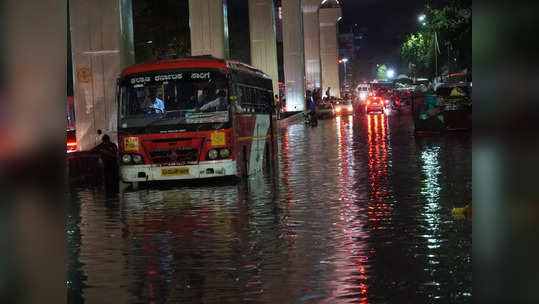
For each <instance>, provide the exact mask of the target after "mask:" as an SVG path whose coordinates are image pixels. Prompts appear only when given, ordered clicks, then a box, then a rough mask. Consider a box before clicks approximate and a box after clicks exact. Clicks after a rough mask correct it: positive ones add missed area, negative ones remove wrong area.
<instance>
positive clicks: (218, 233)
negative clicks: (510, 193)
mask: <svg viewBox="0 0 539 304" xmlns="http://www.w3.org/2000/svg"><path fill="white" fill-rule="evenodd" d="M471 153H472V141H471V137H470V136H467V135H458V136H445V137H432V138H414V136H413V124H412V121H411V118H410V116H407V115H390V116H370V117H367V116H360V115H358V116H356V117H354V118H352V117H338V118H334V119H333V120H321V121H320V122H319V125H318V126H317V127H314V128H310V127H308V126H305V125H304V124H297V125H292V126H289V127H287V128H286V129H282V130H281V134H280V146H279V168H278V170H276V171H277V173H276V174H275V176H272V174H270V173H268V172H267V173H266V174H263V175H259V176H255V177H251V178H249V179H248V180H245V181H242V182H239V183H237V184H227V183H222V182H220V183H219V184H217V185H211V184H210V185H208V184H202V185H189V186H183V187H182V186H181V185H179V184H177V185H168V186H166V187H161V188H152V189H142V190H139V191H126V192H124V193H122V194H120V195H119V196H118V197H114V198H110V197H109V198H107V197H106V196H105V195H104V193H103V192H102V191H100V190H99V189H96V188H72V189H71V191H70V193H69V195H70V205H69V214H68V223H67V237H68V282H67V285H68V299H69V303H373V304H374V303H471V300H472V296H471V295H472V261H471V256H472V255H471V250H472V224H471V222H469V221H466V220H455V219H453V218H452V217H451V210H452V208H454V207H462V206H464V205H466V204H468V203H471V199H472V174H471V173H472V155H471Z"/></svg>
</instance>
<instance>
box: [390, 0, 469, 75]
mask: <svg viewBox="0 0 539 304" xmlns="http://www.w3.org/2000/svg"><path fill="white" fill-rule="evenodd" d="M471 11H472V8H471V1H470V0H452V1H449V3H448V4H447V5H446V6H444V7H442V8H439V9H434V8H432V7H430V6H429V5H427V6H425V11H424V14H425V23H424V25H423V26H422V27H421V28H420V30H419V31H418V32H416V33H413V34H411V35H409V36H408V37H407V38H406V41H404V42H403V43H402V45H401V56H402V58H403V59H405V60H406V61H407V62H408V67H409V70H410V72H411V73H412V74H414V75H415V76H417V75H433V72H434V68H433V67H434V61H435V57H434V54H435V53H434V52H435V45H434V35H436V36H437V39H438V46H439V48H438V49H439V54H438V63H439V64H438V65H439V67H440V68H439V70H440V71H445V72H453V71H456V70H461V69H464V68H471V63H472V40H471V38H472V23H471V22H472V20H471ZM438 49H437V52H438Z"/></svg>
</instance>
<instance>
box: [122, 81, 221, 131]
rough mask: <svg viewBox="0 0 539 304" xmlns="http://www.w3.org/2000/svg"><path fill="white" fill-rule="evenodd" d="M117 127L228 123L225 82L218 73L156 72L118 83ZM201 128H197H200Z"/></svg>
mask: <svg viewBox="0 0 539 304" xmlns="http://www.w3.org/2000/svg"><path fill="white" fill-rule="evenodd" d="M119 97H120V100H119V103H120V109H119V118H120V119H119V126H118V127H119V128H120V129H125V128H133V127H148V126H181V125H193V124H219V123H221V124H222V123H226V122H228V121H229V119H230V116H229V111H228V109H229V107H228V82H227V78H226V75H225V74H224V73H222V72H218V71H177V70H175V71H159V72H153V73H145V74H142V75H141V74H137V75H133V76H126V77H124V78H122V80H121V82H120V96H119ZM199 129H200V128H199Z"/></svg>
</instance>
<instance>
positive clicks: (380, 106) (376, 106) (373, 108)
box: [365, 96, 386, 114]
mask: <svg viewBox="0 0 539 304" xmlns="http://www.w3.org/2000/svg"><path fill="white" fill-rule="evenodd" d="M385 108H386V102H385V100H384V99H383V98H382V97H379V96H372V97H369V98H367V100H366V102H365V113H367V114H370V113H384V110H385Z"/></svg>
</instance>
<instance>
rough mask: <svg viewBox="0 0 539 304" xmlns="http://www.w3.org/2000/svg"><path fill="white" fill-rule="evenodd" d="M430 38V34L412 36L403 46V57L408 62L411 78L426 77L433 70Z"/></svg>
mask: <svg viewBox="0 0 539 304" xmlns="http://www.w3.org/2000/svg"><path fill="white" fill-rule="evenodd" d="M430 36H431V35H429V34H428V33H426V34H423V33H417V34H411V35H410V36H408V39H407V40H406V41H405V42H404V43H403V44H402V46H401V55H402V57H403V58H404V59H405V60H406V61H407V62H408V70H409V73H410V74H411V76H414V77H417V76H420V75H426V74H429V71H430V70H432V64H433V63H432V61H433V49H432V48H431V43H430V42H431V41H430V40H431V39H430Z"/></svg>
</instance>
